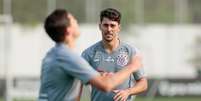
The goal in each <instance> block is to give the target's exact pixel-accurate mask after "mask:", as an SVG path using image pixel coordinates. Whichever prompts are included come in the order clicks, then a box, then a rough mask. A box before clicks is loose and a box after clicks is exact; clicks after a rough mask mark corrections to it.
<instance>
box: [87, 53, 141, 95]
mask: <svg viewBox="0 0 201 101" xmlns="http://www.w3.org/2000/svg"><path fill="white" fill-rule="evenodd" d="M140 67H142V62H141V57H140V56H135V57H134V59H132V61H131V63H130V64H128V65H127V66H126V67H125V68H124V69H122V70H121V71H119V72H116V73H114V74H113V75H105V76H96V77H94V78H93V79H91V80H90V81H89V83H90V84H91V85H93V86H95V87H97V88H98V89H100V90H102V91H105V92H110V91H112V90H113V88H115V87H116V86H118V85H119V84H121V83H123V81H125V80H126V79H127V78H128V77H129V76H130V75H131V74H132V73H133V72H135V71H137V70H138V69H139V68H140Z"/></svg>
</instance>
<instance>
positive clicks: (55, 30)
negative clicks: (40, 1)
mask: <svg viewBox="0 0 201 101" xmlns="http://www.w3.org/2000/svg"><path fill="white" fill-rule="evenodd" d="M67 16H68V12H67V11H66V10H65V9H56V10H55V11H53V12H52V13H51V14H50V15H49V16H48V17H47V18H46V19H45V24H44V28H45V31H46V32H47V34H48V35H49V37H50V38H51V39H52V40H53V41H55V42H56V43H58V42H63V41H64V38H65V37H64V35H65V30H66V27H68V26H69V19H68V18H67Z"/></svg>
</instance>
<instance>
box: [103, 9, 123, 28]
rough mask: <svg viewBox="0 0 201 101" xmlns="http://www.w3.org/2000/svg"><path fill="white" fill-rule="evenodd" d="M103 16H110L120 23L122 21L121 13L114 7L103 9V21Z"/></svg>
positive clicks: (109, 17)
mask: <svg viewBox="0 0 201 101" xmlns="http://www.w3.org/2000/svg"><path fill="white" fill-rule="evenodd" d="M103 18H108V19H110V20H112V21H117V22H118V23H119V24H120V22H121V13H120V12H119V11H118V10H116V9H114V8H107V9H104V10H103V11H101V13H100V21H101V22H102V20H103Z"/></svg>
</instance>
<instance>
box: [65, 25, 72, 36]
mask: <svg viewBox="0 0 201 101" xmlns="http://www.w3.org/2000/svg"><path fill="white" fill-rule="evenodd" d="M70 32H71V29H70V27H67V28H65V30H64V33H65V35H68V34H69V33H70Z"/></svg>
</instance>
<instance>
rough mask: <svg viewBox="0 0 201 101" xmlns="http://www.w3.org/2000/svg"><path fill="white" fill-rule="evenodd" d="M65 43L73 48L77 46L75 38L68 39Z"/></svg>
mask: <svg viewBox="0 0 201 101" xmlns="http://www.w3.org/2000/svg"><path fill="white" fill-rule="evenodd" d="M64 44H65V45H66V46H68V47H69V48H70V49H72V50H73V49H74V48H75V42H74V40H67V41H65V42H64Z"/></svg>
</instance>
